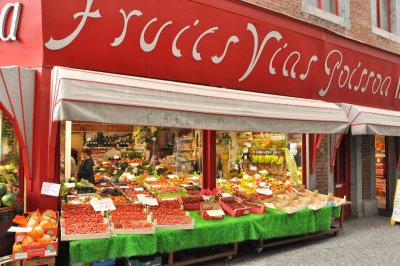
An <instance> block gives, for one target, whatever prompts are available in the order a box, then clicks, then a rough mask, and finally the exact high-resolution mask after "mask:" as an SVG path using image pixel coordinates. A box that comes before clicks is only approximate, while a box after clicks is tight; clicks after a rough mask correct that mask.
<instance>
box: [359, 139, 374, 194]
mask: <svg viewBox="0 0 400 266" xmlns="http://www.w3.org/2000/svg"><path fill="white" fill-rule="evenodd" d="M373 137H374V136H362V138H361V165H362V172H361V174H362V198H363V199H370V198H371V152H372V148H373V147H371V141H372V139H371V138H373Z"/></svg>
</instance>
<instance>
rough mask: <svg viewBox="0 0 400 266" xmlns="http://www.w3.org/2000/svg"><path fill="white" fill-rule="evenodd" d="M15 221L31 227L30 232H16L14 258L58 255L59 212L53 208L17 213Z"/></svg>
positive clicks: (22, 225)
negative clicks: (23, 213)
mask: <svg viewBox="0 0 400 266" xmlns="http://www.w3.org/2000/svg"><path fill="white" fill-rule="evenodd" d="M13 222H14V223H16V224H18V225H20V226H21V227H31V228H32V230H31V231H30V232H23V233H20V232H18V233H16V234H15V244H14V246H13V249H12V251H13V254H12V258H13V260H21V259H30V258H33V257H35V258H37V257H50V256H57V253H58V239H57V234H58V213H57V212H55V211H52V210H46V211H44V212H42V213H41V212H39V211H35V212H30V213H26V214H25V215H16V216H15V217H14V219H13Z"/></svg>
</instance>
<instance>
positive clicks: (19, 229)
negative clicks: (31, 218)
mask: <svg viewBox="0 0 400 266" xmlns="http://www.w3.org/2000/svg"><path fill="white" fill-rule="evenodd" d="M30 231H32V227H18V226H11V227H10V228H9V229H8V230H7V232H10V233H29V232H30Z"/></svg>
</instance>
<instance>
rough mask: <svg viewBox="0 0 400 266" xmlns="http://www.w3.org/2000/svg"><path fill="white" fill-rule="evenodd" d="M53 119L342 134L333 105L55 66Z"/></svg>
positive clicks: (342, 117)
mask: <svg viewBox="0 0 400 266" xmlns="http://www.w3.org/2000/svg"><path fill="white" fill-rule="evenodd" d="M51 106H52V115H53V117H52V120H53V121H67V120H72V121H86V122H97V123H110V124H133V125H135V124H137V125H154V126H162V127H183V128H198V129H210V130H237V131H266V132H289V133H290V132H293V133H294V132H295V133H343V132H345V131H346V129H347V127H348V120H347V117H346V114H345V113H344V111H343V110H342V109H341V108H340V107H338V106H337V105H335V104H333V103H327V102H323V101H318V100H308V99H299V98H291V97H284V96H276V95H269V94H262V93H254V92H247V91H239V90H232V89H225V88H217V87H209V86H200V85H194V84H186V83H178V82H171V81H166V80H157V79H148V78H141V77H134V76H123V75H116V74H110V73H100V72H93V71H86V70H78V69H69V68H63V67H55V68H54V69H53V73H52V105H51Z"/></svg>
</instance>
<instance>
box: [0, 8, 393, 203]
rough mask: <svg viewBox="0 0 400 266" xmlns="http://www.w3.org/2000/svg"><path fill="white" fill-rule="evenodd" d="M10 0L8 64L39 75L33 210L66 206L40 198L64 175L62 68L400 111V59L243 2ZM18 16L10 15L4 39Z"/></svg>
mask: <svg viewBox="0 0 400 266" xmlns="http://www.w3.org/2000/svg"><path fill="white" fill-rule="evenodd" d="M8 3H14V4H15V3H20V15H19V18H18V20H19V24H18V29H17V32H16V40H9V41H1V42H0V50H1V51H3V53H2V57H1V59H0V66H8V65H20V66H24V67H29V68H33V69H35V70H36V71H37V74H36V85H35V99H34V101H35V105H34V106H35V110H34V127H33V130H34V132H33V160H32V165H31V167H32V175H31V176H30V179H29V180H28V182H27V198H28V203H27V204H28V206H27V207H28V209H36V208H40V209H45V208H57V207H56V206H57V199H55V198H46V196H43V195H41V194H40V189H41V184H42V182H43V181H50V182H57V181H58V179H59V177H58V175H59V174H58V172H59V171H58V167H59V166H58V165H59V154H58V152H56V151H57V150H58V149H57V147H58V143H57V140H50V136H51V134H52V133H51V132H50V125H51V123H52V122H51V120H50V117H51V114H50V88H51V70H52V68H53V67H54V66H64V67H69V68H79V69H85V70H93V71H101V72H109V73H118V74H124V75H133V76H142V77H148V78H154V79H163V80H172V81H180V82H186V83H194V84H202V85H210V86H215V87H224V88H230V89H238V90H246V91H254V92H261V93H268V94H276V95H284V96H290V97H299V98H305V99H317V100H323V101H327V102H333V103H349V104H355V105H362V106H368V107H375V108H381V109H386V110H397V111H398V110H400V105H399V99H400V68H399V67H398V66H399V64H400V59H399V57H398V56H396V55H394V54H391V53H388V52H385V51H382V50H379V49H376V48H372V47H369V46H367V45H364V44H361V43H358V42H356V41H353V40H349V39H346V38H343V37H340V36H338V35H335V34H333V33H331V32H328V31H326V30H324V29H321V28H317V27H314V26H312V25H309V24H306V23H303V22H299V21H297V20H294V19H292V18H289V17H286V16H283V15H280V14H276V13H273V12H270V11H266V10H263V9H260V8H257V7H253V6H249V5H247V4H243V3H240V2H239V1H229V0H221V1H208V0H194V1H186V0H174V1H156V0H146V1H145V0H142V1H135V2H132V1H129V0H120V1H113V2H110V1H107V0H87V1H78V0H74V1H65V0H56V1H55V0H51V1H50V0H43V1H39V2H36V3H32V1H22V0H21V1H18V2H10V1H0V8H4V7H6V6H7V4H8ZM11 9H12V8H11ZM11 9H10V10H11ZM13 11H14V12H15V7H14V10H13ZM11 20H12V12H11V11H10V12H9V13H8V15H7V16H5V19H3V21H2V23H3V25H5V29H6V31H5V32H3V35H7V34H8V33H9V32H8V31H7V29H11V24H12V21H11ZM3 37H4V36H3ZM350 122H351V121H350ZM54 128H55V129H54ZM56 129H57V127H53V130H56ZM206 137H209V138H210V141H212V139H213V138H212V132H210V136H207V135H206ZM208 148H209V149H212V148H213V147H212V145H211V146H210V147H208ZM205 150H207V149H205ZM326 163H327V164H329V162H326ZM211 165H212V163H211ZM209 171H210V173H211V172H212V171H213V169H212V166H211V169H210V170H209ZM214 172H215V171H214Z"/></svg>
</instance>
